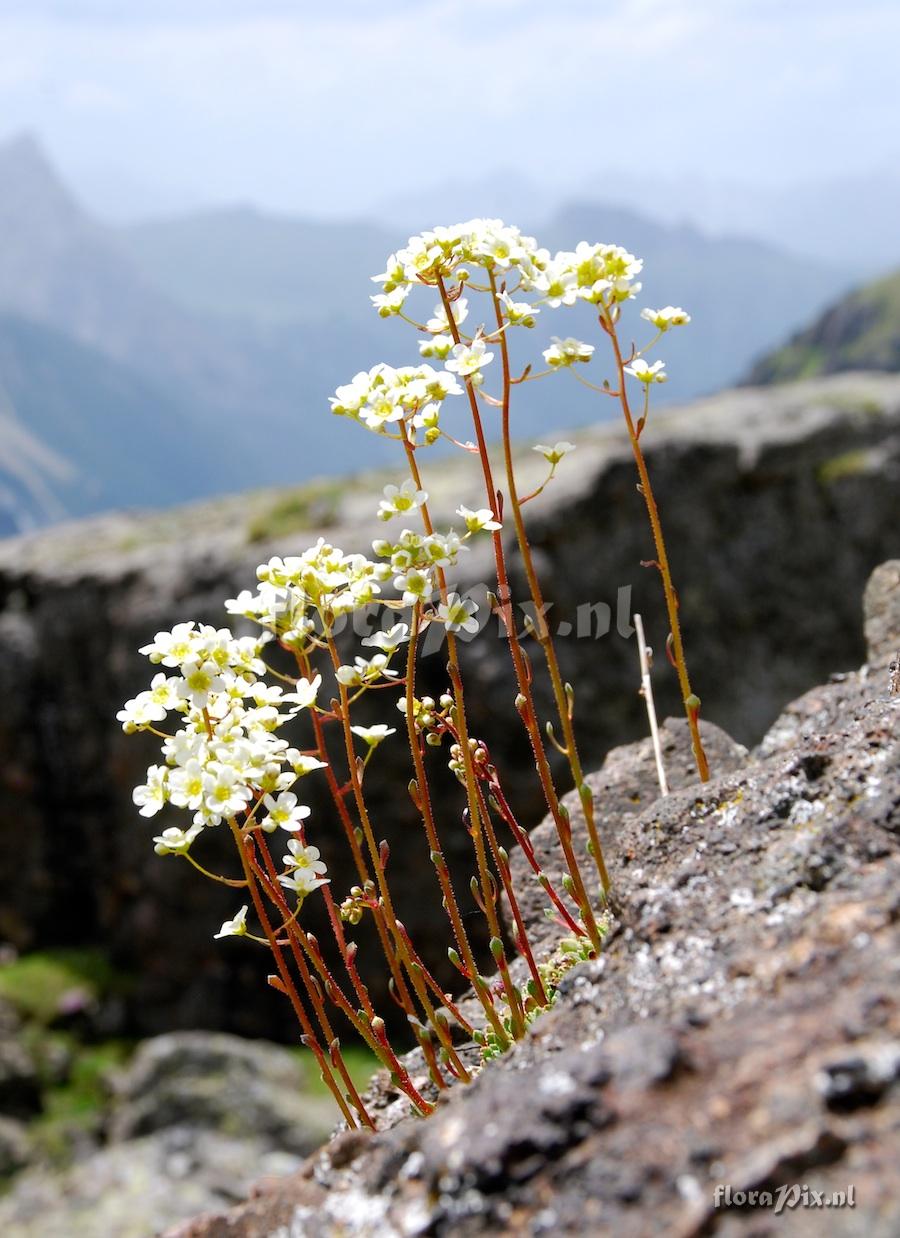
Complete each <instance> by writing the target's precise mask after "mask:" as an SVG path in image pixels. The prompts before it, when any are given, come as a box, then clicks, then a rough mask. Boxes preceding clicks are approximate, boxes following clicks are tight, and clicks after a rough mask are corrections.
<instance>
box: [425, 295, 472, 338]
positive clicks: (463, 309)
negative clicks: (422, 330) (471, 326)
mask: <svg viewBox="0 0 900 1238" xmlns="http://www.w3.org/2000/svg"><path fill="white" fill-rule="evenodd" d="M450 308H451V310H452V311H453V321H454V322H455V323H456V325H457V326H459V325H460V323H463V322H465V321H466V319H467V318H468V316H469V302H468V301H467V300H466V298H465V297H460V298H459V300H458V301H453V302H451V305H450ZM425 326H426V328H427V329H428V330H429V331H430V332H431V333H432V335H442V334H443V333H444V332H445V331H447V329H448V328H449V326H450V324H449V323H448V321H447V311H446V310H445V309H444V306H443V302H442V303H441V304H440V305H436V306H435V307H434V317H433V318H429V319H428V321H427V322H426V324H425Z"/></svg>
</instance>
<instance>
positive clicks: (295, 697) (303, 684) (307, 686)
mask: <svg viewBox="0 0 900 1238" xmlns="http://www.w3.org/2000/svg"><path fill="white" fill-rule="evenodd" d="M321 683H322V676H321V675H316V677H315V679H313V680H312V681H310V680H309V679H306V678H304V679H298V680H297V687H296V690H295V691H294V692H285V694H284V700H286V701H291V702H292V703H293V704H294V705H296V707H297V709H296V710H295V712H297V711H299V710H301V709H310V708H311V707H312V706H313V705H315V703H316V697H317V696H318V694H319V687H320V685H321Z"/></svg>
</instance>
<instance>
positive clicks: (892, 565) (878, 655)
mask: <svg viewBox="0 0 900 1238" xmlns="http://www.w3.org/2000/svg"><path fill="white" fill-rule="evenodd" d="M863 606H864V609H865V616H866V621H865V628H866V645H867V647H868V655H867V656H868V660H869V663H870V664H871V665H872V666H878V667H881V666H884V665H885V664H886V663H888V662H890V661H891V659H892V658H895V657H896V656H897V654H898V653H900V559H891V560H890V561H889V562H887V563H882V564H881V565H880V567H877V568H876V569H875V571H874V572H873V573H872V575H871V576H870V577H869V583H868V584H867V585H866V592H865V597H864V599H863Z"/></svg>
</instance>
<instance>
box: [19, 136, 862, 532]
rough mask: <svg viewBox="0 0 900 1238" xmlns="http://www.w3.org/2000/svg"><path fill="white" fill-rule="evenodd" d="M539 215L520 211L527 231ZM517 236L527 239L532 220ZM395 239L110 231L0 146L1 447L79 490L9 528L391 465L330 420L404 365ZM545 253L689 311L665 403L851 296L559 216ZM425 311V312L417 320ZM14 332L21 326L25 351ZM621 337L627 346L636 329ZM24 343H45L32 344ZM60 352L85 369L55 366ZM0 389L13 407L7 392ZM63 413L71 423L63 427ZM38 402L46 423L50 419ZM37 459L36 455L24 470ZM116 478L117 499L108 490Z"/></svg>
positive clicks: (539, 422) (542, 411) (580, 394)
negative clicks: (638, 276)
mask: <svg viewBox="0 0 900 1238" xmlns="http://www.w3.org/2000/svg"><path fill="white" fill-rule="evenodd" d="M523 186H524V182H523ZM489 188H490V187H489V186H486V187H484V192H485V194H486V195H487V194H488V191H489ZM522 193H523V195H524V194H525V188H524V187H522ZM491 201H492V202H493V199H491ZM510 205H512V204H510ZM540 205H541V204H540V202H538V201H532V202H531V204H530V206H529V207H527V208H526V214H527V211H528V210H529V209H530V210H532V211H536V210H537V209H538V208H539V207H540ZM464 213H465V212H464ZM433 222H434V220H433V219H431V217H426V224H431V223H433ZM521 222H522V224H523V225H524V226H526V227H530V226H531V224H532V221H531V220H529V219H528V218H526V217H523V218H522V220H521ZM405 235H406V230H405V229H401V230H399V231H390V230H388V229H386V228H384V227H382V226H380V225H378V224H374V223H367V222H365V221H356V222H352V221H347V220H343V221H335V222H325V221H315V220H309V219H304V218H299V217H298V218H293V217H290V216H277V215H272V214H266V213H264V212H261V211H258V210H254V209H252V208H248V207H243V208H234V209H227V210H226V209H222V210H215V211H205V212H200V213H195V214H190V215H185V216H176V217H171V218H166V219H161V220H157V221H152V222H146V223H141V224H136V225H130V226H127V227H111V226H106V225H103V224H101V223H99V222H98V221H97V220H96V219H95V218H93V217H92V216H91V215H90V214H89V212H87V211H86V210H85V209H84V208H83V207H82V206H81V205H80V204H79V203H78V202H77V201H76V199H75V198H74V197H73V196H72V194H71V193H70V192H69V191H68V189H67V188H66V186H65V185H64V184H63V183H62V182H61V180H60V178H59V177H58V175H57V174H56V172H55V170H54V169H53V167H52V166H51V165H50V164H49V162H48V161H47V159H46V158H45V156H44V154H43V153H42V151H41V149H40V147H39V145H38V144H37V143H36V142H35V141H34V140H33V139H31V138H28V137H23V138H19V139H17V140H15V141H12V142H9V143H7V144H6V145H3V146H0V313H3V312H5V313H6V314H8V315H11V316H12V319H15V320H18V322H19V325H18V327H16V331H17V332H18V334H16V337H15V338H16V343H15V347H14V348H13V346H12V345H11V344H10V345H9V350H8V355H7V357H6V359H5V362H4V364H5V365H7V366H8V367H12V368H14V366H15V365H18V370H16V371H15V372H16V374H17V375H18V379H17V380H16V381H18V383H19V385H18V387H17V389H16V392H15V405H16V406H17V413H16V417H17V421H16V425H17V427H18V429H17V436H14V435H13V433H12V431H11V430H10V431H8V433H7V446H8V450H9V451H12V450H13V448H12V444H13V441H15V442H16V443H19V444H20V445H21V444H22V443H23V442H24V440H23V439H22V437H21V432H22V431H23V429H25V430H27V431H28V432H29V434H30V435H31V436H32V438H33V439H34V442H35V443H37V444H40V446H41V450H42V451H43V452H45V453H46V452H47V451H50V452H51V453H54V459H55V460H56V464H57V465H59V463H60V461H61V462H62V463H63V464H66V463H68V464H70V465H72V467H73V468H75V470H76V472H75V473H74V474H73V480H72V481H71V484H69V483H66V484H64V483H63V482H62V480H61V474H59V468H58V467H57V470H56V473H53V476H54V477H56V481H55V482H53V483H52V485H51V481H50V474H47V476H46V477H45V478H44V483H45V484H46V485H48V486H51V490H52V491H53V494H54V496H55V502H56V504H57V508H55V509H54V508H53V504H52V503H51V504H47V503H44V504H43V506H41V505H37V506H35V505H34V504H32V508H30V509H29V514H28V516H27V519H26V517H25V515H23V516H22V520H23V521H24V522H25V523H27V522H28V521H30V520H32V519H35V518H37V517H35V516H34V515H33V511H38V510H43V511H45V513H46V515H45V517H44V518H45V519H50V518H52V516H51V510H59V508H60V507H61V508H62V509H63V510H64V511H66V512H68V513H75V512H79V513H80V512H82V511H86V510H100V509H101V508H103V507H106V506H109V505H110V504H111V503H119V502H129V503H142V504H143V503H145V502H148V501H150V502H153V501H155V502H158V503H167V502H170V501H173V500H175V499H180V500H188V499H191V498H194V497H200V496H203V495H208V494H211V493H216V492H220V491H223V490H225V489H227V488H229V487H232V486H234V485H237V486H241V487H243V488H248V487H253V486H262V485H268V484H279V483H290V482H297V481H303V480H305V479H308V478H310V477H312V476H315V475H316V474H322V473H335V472H338V471H342V470H343V471H349V470H352V469H355V468H358V467H361V466H363V465H370V464H378V463H380V462H382V461H384V460H385V459H387V458H390V457H389V454H388V453H389V450H390V444H387V443H385V442H383V441H382V440H380V439H378V438H376V437H375V436H373V435H370V434H364V433H361V432H360V431H359V430H358V429H357V428H356V427H354V426H352V425H351V424H349V423H347V422H345V421H343V420H339V419H335V418H331V417H329V416H328V414H327V409H328V396H329V395H330V394H331V392H333V390H334V388H335V386H337V385H338V384H339V383H340V382H343V381H345V380H346V379H347V378H348V377H349V376H350V375H352V374H353V373H354V372H356V371H357V370H359V369H362V368H363V367H368V366H371V365H373V364H374V363H375V362H376V361H378V360H384V361H388V362H391V363H395V364H396V363H401V362H403V361H406V360H410V359H412V358H414V357H415V355H416V353H415V346H414V343H413V341H412V340H411V339H410V335H409V328H408V327H407V326H406V325H405V324H403V323H401V322H398V321H397V320H393V321H390V322H387V323H385V322H382V321H381V320H379V319H378V318H377V316H376V315H375V314H374V313H373V312H372V310H371V307H370V305H369V300H368V298H369V295H370V293H371V292H372V291H373V286H372V284H371V283H370V278H369V277H370V275H371V274H372V273H373V272H375V271H379V270H381V269H383V265H384V259H385V257H386V255H387V253H388V252H389V251H390V250H391V249H393V248H396V247H397V245H398V244H400V243H402V241H403V240H405ZM539 235H540V236H541V238H542V241H543V243H545V244H547V245H548V246H549V247H551V248H562V247H569V246H571V245H572V244H574V242H575V241H577V240H578V239H580V238H582V237H586V238H591V239H605V240H615V241H618V242H620V243H622V244H625V245H627V246H629V247H630V248H631V249H633V250H634V251H635V252H636V253H638V254H641V255H642V256H643V257H644V258H645V260H646V278H645V291H644V294H643V297H642V300H643V303H644V304H647V303H650V304H652V303H653V302H659V303H661V304H666V303H669V302H675V303H681V304H683V305H685V306H686V308H688V310H689V311H690V312H691V314H692V315H693V319H694V321H693V324H692V325H691V327H690V330H689V331H684V332H680V333H678V336H677V338H675V337H673V338H672V339H671V341H670V340H669V339H667V340H666V341H665V343H666V348H665V351H664V352H663V356H664V358H665V360H666V361H667V363H668V366H669V372H670V374H671V381H670V382H669V384H668V385H667V386H666V387H665V388H664V389H662V392H661V395H662V400H661V402H671V401H674V400H686V399H689V398H691V397H693V396H696V395H698V394H703V393H706V392H709V391H712V390H714V389H716V388H717V387H720V386H722V385H725V384H728V383H730V382H733V381H734V380H735V379H736V378H737V377H738V376H739V375H740V374H741V373H742V372H744V371H745V370H746V367H747V365H748V364H749V362H750V360H751V359H752V358H753V357H754V356H757V355H759V354H760V353H761V352H763V351H765V350H766V349H767V348H770V347H772V346H773V345H774V344H776V343H777V342H778V341H779V340H781V339H783V338H784V337H785V335H786V334H787V333H788V332H789V331H790V330H792V329H794V328H796V327H797V326H798V325H800V324H801V323H802V322H804V321H807V320H808V319H809V317H810V315H811V314H813V313H815V312H816V311H817V310H818V309H819V308H820V307H821V306H822V305H824V304H826V303H827V301H828V300H829V299H830V298H832V297H833V296H834V295H835V294H836V292H837V291H839V290H840V289H841V287H842V285H843V280H844V277H843V274H842V271H841V269H840V268H838V267H835V268H831V267H828V266H826V265H824V264H821V263H816V262H812V261H809V260H806V259H798V258H796V257H794V256H792V255H789V254H786V253H784V252H783V251H780V250H777V249H775V248H772V247H769V246H766V245H764V244H760V243H757V242H753V241H747V240H743V239H739V238H738V239H736V238H724V237H722V238H710V237H708V236H705V235H704V234H703V233H701V232H699V231H697V230H696V229H694V228H690V227H686V226H678V227H673V226H670V225H668V224H663V223H659V222H654V221H652V220H649V219H646V218H643V217H641V216H640V215H638V214H636V213H634V212H632V211H629V210H625V209H621V210H616V209H613V208H610V207H604V206H598V205H597V204H596V203H591V202H585V203H583V204H577V205H571V206H568V207H566V208H565V209H563V210H560V211H558V212H557V213H556V214H555V215H554V216H552V218H551V219H550V220H549V221H548V222H547V223H546V224H545V226H544V227H543V228H542V229H541V230H540V232H539ZM644 298H646V299H644ZM420 307H422V302H421V301H420ZM430 308H431V306H430V303H429V302H428V301H427V299H425V300H424V310H425V312H426V313H427V311H428V310H429V309H430ZM21 320H27V323H30V324H31V328H32V333H31V334H30V335H28V337H27V340H26V338H25V335H26V334H27V332H26V326H25V324H24V323H23V322H22V321H21ZM633 321H634V323H635V330H636V331H637V330H638V327H637V322H638V320H637V316H636V314H635V316H634V320H633ZM39 327H42V328H45V329H46V328H49V329H51V330H52V331H53V332H56V333H59V334H54V335H53V336H52V338H51V336H49V335H48V336H47V337H46V338H45V343H44V344H43V345H41V344H40V343H39V340H40V339H41V338H44V337H39V335H38V334H36V332H37V329H38V328H39ZM595 329H596V324H593V323H591V322H590V320H589V316H588V315H586V314H585V313H580V312H579V310H578V309H576V310H572V311H568V312H566V311H563V312H561V313H560V314H551V313H544V314H543V315H542V316H541V318H540V319H539V326H538V328H537V330H536V331H535V332H534V333H532V334H528V335H527V336H525V335H524V333H523V336H524V338H520V339H518V340H517V341H516V347H517V349H518V351H519V353H521V356H522V358H523V360H524V359H529V360H533V358H534V356H535V353H536V352H537V350H538V349H539V348H541V347H544V346H546V342H547V341H548V340H549V338H550V336H551V334H560V335H568V334H570V333H574V334H581V333H584V334H585V337H586V338H589V339H590V338H592V336H593V333H594V332H595ZM9 330H12V328H11V327H9ZM62 337H65V339H67V340H68V342H69V343H71V344H73V345H75V344H78V345H81V350H78V349H76V348H71V349H67V348H65V347H63V344H64V342H65V340H64V339H63V338H62ZM526 354H527V355H526ZM599 356H600V354H599V352H598V360H599ZM23 357H24V358H26V359H27V360H23ZM14 358H15V359H14ZM38 359H39V360H40V366H39V367H38V365H37V361H38ZM516 359H517V360H518V357H517V358H516ZM102 362H105V363H107V364H108V365H111V366H112V367H114V368H112V369H104V367H103V365H102V364H101V363H102ZM69 367H75V369H76V371H77V375H76V377H72V378H70V376H69V373H68V368H69ZM26 378H27V382H30V383H31V384H32V386H30V387H29V386H28V385H27V382H26ZM39 380H40V381H39ZM0 383H6V385H7V386H15V381H12V380H10V379H9V378H8V377H7V376H6V375H5V374H4V373H3V372H2V371H0ZM76 392H77V393H78V396H77V398H78V399H79V401H80V403H79V404H78V406H77V412H78V416H77V418H76V417H74V416H70V415H69V414H68V413H67V414H66V416H63V415H62V414H59V415H57V411H54V410H59V409H64V408H65V409H68V407H69V406H70V403H71V400H73V399H75V398H76ZM51 393H52V394H51ZM92 393H93V394H92ZM64 394H65V395H66V400H65V401H63V398H62V397H63V395H64ZM38 396H39V397H40V398H41V399H44V400H45V401H48V402H49V405H50V409H49V411H46V413H45V414H44V415H43V419H42V417H41V416H40V415H39V412H40V410H39V409H38V407H37V405H36V404H35V399H36V398H38ZM154 402H155V404H156V406H157V408H158V417H159V424H160V425H163V424H166V425H168V424H171V422H172V420H173V419H175V420H177V422H178V425H179V427H180V432H179V434H178V435H176V436H174V437H173V438H172V439H169V438H167V437H166V436H165V435H163V436H162V438H159V437H158V438H157V439H156V440H154V442H155V443H159V442H161V441H164V442H166V443H167V447H166V451H167V452H168V453H169V454H165V452H164V453H163V455H162V456H161V457H159V458H157V457H156V456H154V455H153V454H152V452H151V451H150V449H149V447H148V434H147V432H146V430H147V427H149V426H150V425H151V424H152V417H151V415H150V412H149V409H150V406H151V404H153V403H154ZM461 403H462V402H460V404H461ZM608 403H609V402H608V401H603V400H601V399H599V398H598V397H597V396H595V395H594V394H593V393H589V392H586V391H585V390H584V389H583V388H581V387H580V386H579V385H578V384H576V383H575V382H574V381H573V382H567V381H566V378H565V377H563V378H562V379H561V380H560V382H559V383H558V384H556V385H555V386H554V389H553V391H552V393H551V392H549V390H548V388H547V387H546V385H544V384H528V385H526V386H524V387H522V388H520V389H519V397H518V400H517V409H516V411H515V421H516V432H517V434H518V435H520V436H529V435H532V434H536V433H541V434H544V433H548V432H552V431H553V430H554V429H561V428H563V427H566V426H574V425H580V424H586V423H589V422H591V421H596V420H601V419H604V418H605V417H608V416H609V415H611V414H612V412H613V410H612V409H611V408H610V407H607V406H608ZM23 409H25V410H28V413H27V416H28V421H27V422H26V420H25V414H23V412H22V410H23ZM116 410H118V416H117V415H116ZM458 418H459V426H458V427H454V426H451V429H456V428H458V429H459V431H460V432H461V433H462V434H464V436H465V437H468V434H469V429H468V427H467V425H466V424H465V410H464V408H461V409H460V411H459V413H458ZM7 421H9V418H7ZM76 424H78V425H79V426H80V427H81V429H80V431H79V434H80V435H81V436H82V439H83V442H84V443H91V442H99V441H101V440H102V441H104V442H106V440H107V439H111V440H113V441H114V442H115V443H116V444H118V447H117V448H116V450H118V448H119V447H121V448H122V449H123V450H125V449H126V448H127V450H128V451H129V452H130V453H131V456H130V458H129V461H128V467H127V468H125V471H124V472H123V471H122V469H123V467H124V466H123V464H122V462H121V461H119V462H118V463H117V464H116V465H115V468H116V470H117V474H116V475H115V476H113V475H112V472H111V470H112V467H113V465H112V460H113V455H114V452H113V445H112V443H109V444H107V447H108V450H107V451H100V452H99V454H98V455H97V458H96V462H95V467H94V472H93V478H92V482H91V484H90V485H88V483H87V481H86V477H87V474H86V473H85V472H84V471H83V469H82V468H81V464H80V463H79V461H80V460H81V457H79V456H78V453H77V452H75V453H74V454H73V452H74V448H73V444H72V442H71V440H70V439H65V436H64V434H63V431H64V429H65V427H66V426H74V425H76ZM60 435H62V436H63V437H62V438H60V437H58V436H60ZM150 437H152V436H150ZM198 444H200V446H199V447H198ZM18 450H20V451H23V452H24V447H22V446H20V448H19V449H18ZM154 450H155V448H154ZM110 453H112V454H110ZM179 453H181V454H180V455H179ZM39 454H40V453H39V452H37V453H36V449H35V448H30V449H29V453H28V456H27V458H28V460H30V461H35V460H36V459H37V458H38V455H39ZM24 458H25V457H24V456H23V459H24ZM41 458H44V457H43V456H42V457H41ZM166 461H168V464H167V463H166ZM188 463H189V467H188V466H187V465H188ZM23 467H24V466H23ZM48 467H49V466H48ZM142 470H143V472H141V471H142ZM13 471H14V470H13V469H12V468H11V467H7V468H6V472H7V473H8V474H9V475H12V473H13ZM19 471H21V469H20V470H19ZM51 473H52V470H51ZM163 473H165V477H163V476H162V474H163ZM139 475H140V477H139ZM122 477H129V478H131V479H132V481H131V483H130V484H128V485H127V486H123V485H122V484H121V479H122ZM66 485H68V486H69V488H68V489H67V488H66ZM54 486H55V490H54V489H53V487H54ZM32 509H33V511H32Z"/></svg>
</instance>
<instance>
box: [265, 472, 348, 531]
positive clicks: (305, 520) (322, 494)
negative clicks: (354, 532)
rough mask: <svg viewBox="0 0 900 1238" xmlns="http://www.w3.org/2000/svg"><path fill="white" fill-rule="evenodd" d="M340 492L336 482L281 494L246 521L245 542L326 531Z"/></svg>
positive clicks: (333, 516)
mask: <svg viewBox="0 0 900 1238" xmlns="http://www.w3.org/2000/svg"><path fill="white" fill-rule="evenodd" d="M343 489H344V488H343V486H341V485H340V484H339V483H337V482H316V483H313V484H312V485H310V486H302V487H300V488H298V489H297V490H292V491H290V492H288V493H287V494H281V495H280V496H279V497H278V499H276V501H275V502H274V503H273V504H272V505H271V506H270V507H268V508H266V509H265V510H263V511H261V512H259V513H258V514H257V515H256V516H254V517H253V519H252V520H251V521H250V524H249V526H248V529H247V540H248V541H249V542H251V543H253V542H264V541H267V540H268V539H269V538H273V537H285V536H287V535H288V534H290V533H302V532H305V531H306V530H308V529H327V528H330V527H331V526H332V525H333V524H334V523H335V521H336V520H337V516H338V510H339V505H340V499H341V495H342V493H343Z"/></svg>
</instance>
